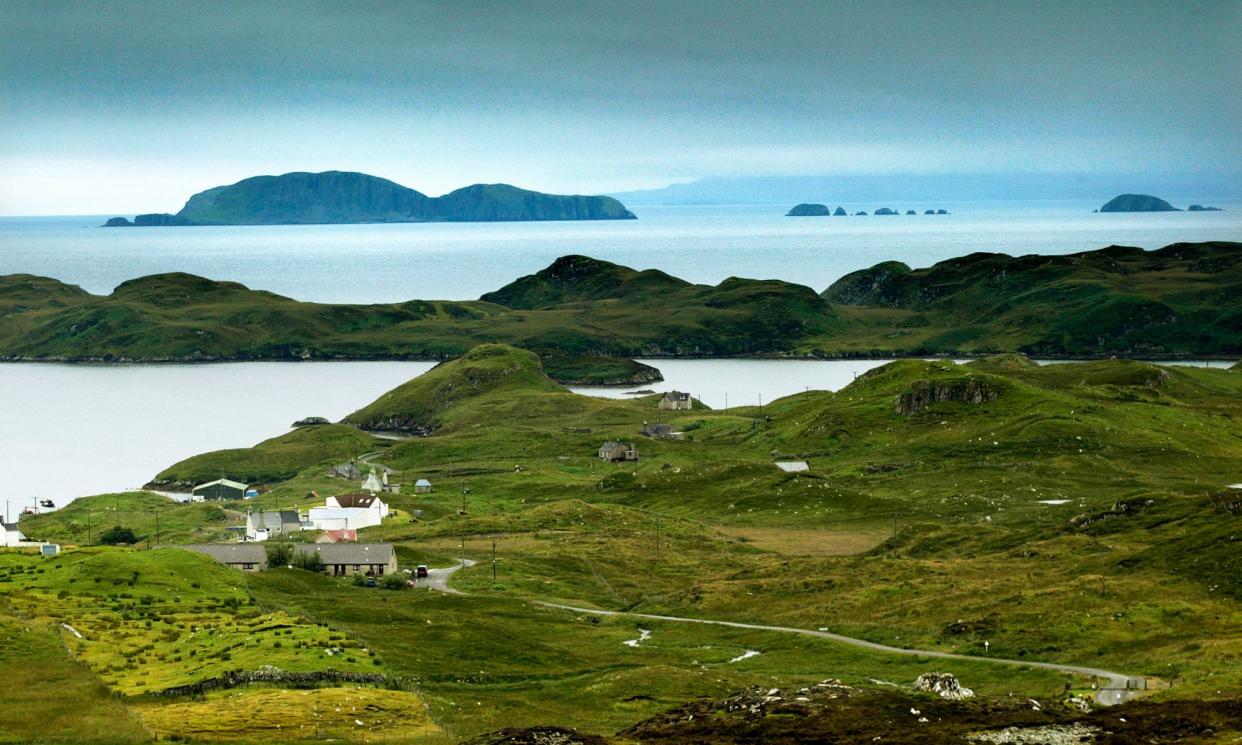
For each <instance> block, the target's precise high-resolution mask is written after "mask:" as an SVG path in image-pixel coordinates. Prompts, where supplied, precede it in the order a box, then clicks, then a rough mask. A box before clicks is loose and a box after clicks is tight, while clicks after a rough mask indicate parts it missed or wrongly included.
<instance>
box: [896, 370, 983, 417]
mask: <svg viewBox="0 0 1242 745" xmlns="http://www.w3.org/2000/svg"><path fill="white" fill-rule="evenodd" d="M999 397H1000V391H999V390H997V389H996V388H994V387H992V385H991V384H989V383H987V382H986V381H984V380H980V379H979V378H975V377H969V378H965V379H959V380H938V381H935V382H932V381H929V380H919V381H916V382H915V383H914V384H913V385H911V386H910V389H909V390H907V391H906V392H905V393H903V394H901V395H900V396H898V397H897V413H898V414H901V415H902V416H910V415H911V414H917V413H919V412H921V411H923V410H924V409H926V408H927V407H928V406H930V405H932V404H934V403H940V402H942V401H959V402H961V403H967V404H982V403H987V402H988V401H995V400H996V399H997V398H999Z"/></svg>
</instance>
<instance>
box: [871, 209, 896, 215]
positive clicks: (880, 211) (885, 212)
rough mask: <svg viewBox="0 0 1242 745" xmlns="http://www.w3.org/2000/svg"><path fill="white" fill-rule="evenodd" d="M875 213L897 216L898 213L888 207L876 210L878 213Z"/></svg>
mask: <svg viewBox="0 0 1242 745" xmlns="http://www.w3.org/2000/svg"><path fill="white" fill-rule="evenodd" d="M875 213H876V214H877V215H895V214H897V212H896V211H894V210H891V209H889V208H888V207H881V208H880V209H878V210H876V211H875Z"/></svg>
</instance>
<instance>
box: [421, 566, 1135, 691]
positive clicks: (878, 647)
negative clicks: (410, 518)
mask: <svg viewBox="0 0 1242 745" xmlns="http://www.w3.org/2000/svg"><path fill="white" fill-rule="evenodd" d="M475 563H476V562H473V561H471V560H469V559H466V560H465V561H464V564H455V565H453V566H451V567H446V568H444V569H430V570H428V577H427V580H426V582H427V585H426V586H427V587H428V588H430V589H434V590H440V591H441V592H447V593H452V594H455V595H462V594H464V593H462V592H461V591H460V590H454V589H453V588H451V587H449V586H448V580H449V578H450V577H451V576H452V575H453V573H454V572H456V571H458V570H459V569H461V568H462V567H463V566H473V565H474V564H475ZM534 603H535V604H536V605H542V606H543V607H545V608H554V609H556V610H565V611H572V612H574V613H585V614H589V615H594V616H625V617H628V618H643V619H647V620H650V621H667V622H669V623H701V624H705V625H708V626H727V627H729V628H734V629H752V630H755V631H773V632H776V633H780V634H800V635H802V636H813V637H815V638H817V639H828V640H830V641H834V642H838V643H840V644H849V645H851V646H854V647H861V648H863V649H869V650H872V651H875V652H886V653H888V654H898V655H904V656H907V657H930V658H932V659H938V660H962V661H964V662H985V663H991V664H995V665H1009V666H1011V667H1033V668H1038V669H1041V670H1053V671H1055V672H1059V673H1069V674H1071V675H1087V676H1091V677H1094V678H1103V679H1105V680H1107V681H1108V685H1106V686H1104V687H1103V688H1100V689H1098V690H1097V691H1096V694H1095V700H1096V702H1097V703H1099V705H1100V706H1116V705H1117V704H1120V703H1124V702H1125V701H1128V700H1130V699H1131V698H1133V697H1134V696H1135V694H1136V693H1137V689H1138V687H1139V686H1141V685H1142V680H1143V679H1142V678H1135V677H1132V676H1129V675H1123V674H1121V673H1116V672H1113V671H1112V670H1103V669H1101V668H1097V667H1083V666H1081V665H1062V664H1059V663H1056V662H1032V661H1030V660H1009V659H1005V658H1003V657H979V656H977V655H969V654H957V653H954V652H937V651H933V650H927V649H906V648H904V647H890V646H888V645H887V644H880V643H878V642H872V641H867V640H866V639H856V638H854V637H852V636H843V635H841V634H834V633H832V632H830V631H814V630H812V629H800V628H796V627H793V626H768V625H765V624H759V623H742V622H739V621H713V620H709V619H705V618H685V617H683V616H660V615H655V614H651V613H629V612H626V611H615V610H599V609H597V608H580V607H578V606H576V605H562V604H560V603H548V602H545V601H542V600H536V601H534Z"/></svg>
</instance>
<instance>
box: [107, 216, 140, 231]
mask: <svg viewBox="0 0 1242 745" xmlns="http://www.w3.org/2000/svg"><path fill="white" fill-rule="evenodd" d="M103 227H105V228H132V227H134V224H133V223H132V222H130V221H129V220H128V219H127V218H124V217H110V218H108V221H107V222H106V223H104V224H103Z"/></svg>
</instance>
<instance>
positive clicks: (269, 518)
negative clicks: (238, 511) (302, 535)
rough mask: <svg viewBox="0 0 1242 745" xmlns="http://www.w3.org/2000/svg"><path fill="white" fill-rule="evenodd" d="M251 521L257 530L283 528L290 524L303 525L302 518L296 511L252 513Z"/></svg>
mask: <svg viewBox="0 0 1242 745" xmlns="http://www.w3.org/2000/svg"><path fill="white" fill-rule="evenodd" d="M250 519H251V522H252V523H253V524H254V526H255V527H256V528H281V527H284V526H285V525H288V524H290V523H296V524H299V525H300V524H301V523H302V518H301V516H300V515H298V513H297V511H295V510H281V511H280V512H275V511H270V512H252V513H250Z"/></svg>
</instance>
